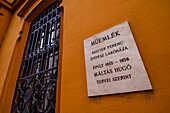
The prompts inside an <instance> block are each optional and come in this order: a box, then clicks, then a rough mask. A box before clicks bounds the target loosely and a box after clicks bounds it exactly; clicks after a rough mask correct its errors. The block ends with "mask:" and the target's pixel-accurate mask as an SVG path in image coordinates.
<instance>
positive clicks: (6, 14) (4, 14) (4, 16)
mask: <svg viewBox="0 0 170 113" xmlns="http://www.w3.org/2000/svg"><path fill="white" fill-rule="evenodd" d="M0 13H1V15H0V47H1V45H2V41H3V40H4V37H5V33H6V31H7V28H8V25H9V22H10V19H11V12H10V11H9V10H8V9H7V8H5V7H4V6H3V5H0Z"/></svg>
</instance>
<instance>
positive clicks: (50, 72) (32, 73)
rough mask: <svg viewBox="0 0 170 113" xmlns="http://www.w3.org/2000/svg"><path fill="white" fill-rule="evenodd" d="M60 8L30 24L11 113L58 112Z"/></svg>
mask: <svg viewBox="0 0 170 113" xmlns="http://www.w3.org/2000/svg"><path fill="white" fill-rule="evenodd" d="M58 6H59V3H55V4H53V5H51V6H49V7H48V8H46V9H45V10H44V11H43V12H42V13H40V14H39V16H37V17H36V18H35V20H34V21H33V22H32V23H31V27H30V31H29V35H28V39H27V43H26V46H25V51H24V55H23V59H22V63H21V67H20V71H19V75H18V79H17V84H16V89H15V94H14V99H13V104H12V108H11V113H14V112H17V113H54V112H55V101H56V85H57V73H58V57H59V37H60V15H61V14H60V8H59V7H58Z"/></svg>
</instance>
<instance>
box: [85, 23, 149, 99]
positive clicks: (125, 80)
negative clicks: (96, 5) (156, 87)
mask: <svg viewBox="0 0 170 113" xmlns="http://www.w3.org/2000/svg"><path fill="white" fill-rule="evenodd" d="M84 51H85V64H86V76H87V86H88V96H89V97H91V96H99V95H107V94H117V93H127V92H135V91H143V90H151V89H152V86H151V84H150V81H149V78H148V75H147V73H146V70H145V67H144V64H143V62H142V59H141V57H140V54H139V52H138V49H137V46H136V43H135V41H134V38H133V35H132V33H131V30H130V27H129V25H128V22H127V21H126V22H124V23H122V24H119V25H117V26H115V27H112V28H110V29H108V30H106V31H104V32H101V33H99V34H97V35H95V36H92V37H90V38H88V39H86V40H84Z"/></svg>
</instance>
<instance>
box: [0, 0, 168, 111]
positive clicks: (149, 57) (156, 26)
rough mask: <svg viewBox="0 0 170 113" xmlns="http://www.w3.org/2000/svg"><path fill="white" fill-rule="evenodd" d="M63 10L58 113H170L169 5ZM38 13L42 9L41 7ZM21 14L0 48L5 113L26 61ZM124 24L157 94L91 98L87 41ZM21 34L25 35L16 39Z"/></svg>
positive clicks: (83, 5) (143, 0)
mask: <svg viewBox="0 0 170 113" xmlns="http://www.w3.org/2000/svg"><path fill="white" fill-rule="evenodd" d="M40 1H41V0H40ZM37 4H38V1H37ZM37 4H36V3H34V4H33V5H32V7H30V9H28V11H27V12H26V14H25V15H26V16H28V17H29V19H31V18H33V17H34V16H30V15H36V14H35V11H38V9H36V10H33V9H34V8H35V7H36V5H37ZM23 5H24V4H23ZM23 5H22V6H23ZM22 6H21V7H22ZM44 6H45V5H44ZM60 6H61V7H62V8H63V12H62V23H61V24H62V28H61V33H62V36H61V40H62V41H61V42H62V43H61V46H60V47H61V48H60V50H61V56H60V71H61V72H60V77H61V81H59V83H61V84H60V85H61V87H60V93H61V94H60V98H58V97H57V99H60V101H59V102H60V103H58V104H60V108H58V109H59V110H60V113H144V112H146V113H169V111H170V108H169V105H170V95H169V93H170V87H169V86H170V85H169V82H170V76H169V73H170V47H169V43H170V38H169V34H168V33H169V32H170V27H169V26H170V22H169V20H170V1H169V0H105V1H104V0H63V1H62V4H61V5H60ZM38 8H39V10H42V7H38ZM20 9H21V8H19V9H18V10H17V11H16V12H14V14H13V16H12V18H11V21H10V24H9V27H8V29H7V32H6V34H5V38H4V41H3V44H2V46H1V48H0V63H1V65H0V97H1V94H2V98H0V112H2V113H8V112H10V106H11V102H12V97H13V94H12V92H13V91H14V87H15V86H11V84H15V80H16V76H17V74H18V73H17V72H18V68H19V65H20V60H21V58H22V51H23V49H21V48H23V47H24V43H25V39H26V38H27V32H28V30H29V25H30V23H29V22H26V20H24V19H25V17H23V18H20V17H18V16H17V13H18V12H19V11H20ZM124 21H128V22H129V24H130V27H131V30H132V33H133V36H134V38H135V41H136V44H137V46H138V49H139V51H140V54H141V56H142V59H143V62H144V64H145V67H146V70H147V72H148V76H149V78H150V81H151V84H152V86H153V91H145V92H135V93H127V94H117V95H108V96H101V97H92V98H88V96H87V83H86V72H85V59H84V48H83V40H84V39H87V38H89V37H91V36H93V35H95V34H97V33H100V32H102V31H104V30H107V29H109V28H111V27H113V26H115V25H118V24H120V23H122V22H124ZM24 22H25V24H24ZM23 25H24V26H23ZM24 29H25V30H24ZM20 30H23V31H24V32H23V36H21V39H18V37H19V36H20V35H21V34H19V32H20ZM17 55H18V56H17ZM15 59H16V60H15ZM14 66H16V67H14ZM4 84H5V85H4ZM9 91H10V93H11V94H10V93H9ZM56 112H57V113H58V112H59V111H58V110H57V111H56Z"/></svg>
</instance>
